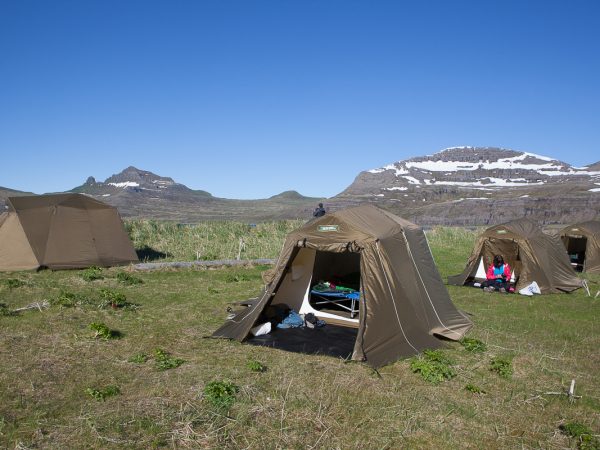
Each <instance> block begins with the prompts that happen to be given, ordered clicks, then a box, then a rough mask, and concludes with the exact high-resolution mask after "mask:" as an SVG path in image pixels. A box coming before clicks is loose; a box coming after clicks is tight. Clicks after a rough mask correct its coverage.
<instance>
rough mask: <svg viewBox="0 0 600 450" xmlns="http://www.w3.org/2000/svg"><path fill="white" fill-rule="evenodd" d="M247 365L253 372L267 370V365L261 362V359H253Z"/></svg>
mask: <svg viewBox="0 0 600 450" xmlns="http://www.w3.org/2000/svg"><path fill="white" fill-rule="evenodd" d="M246 366H247V367H248V369H250V370H251V371H252V372H266V371H267V366H265V365H264V364H262V363H260V362H259V361H256V360H255V359H251V360H250V361H248V364H247V365H246Z"/></svg>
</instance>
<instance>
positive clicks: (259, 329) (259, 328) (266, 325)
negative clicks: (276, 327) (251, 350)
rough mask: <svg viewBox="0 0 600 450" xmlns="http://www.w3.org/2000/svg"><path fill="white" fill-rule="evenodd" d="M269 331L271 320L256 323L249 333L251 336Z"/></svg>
mask: <svg viewBox="0 0 600 450" xmlns="http://www.w3.org/2000/svg"><path fill="white" fill-rule="evenodd" d="M270 332H271V322H265V323H263V324H262V325H257V326H255V327H254V328H252V329H250V333H252V335H253V336H262V335H263V334H269V333H270Z"/></svg>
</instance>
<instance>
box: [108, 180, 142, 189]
mask: <svg viewBox="0 0 600 450" xmlns="http://www.w3.org/2000/svg"><path fill="white" fill-rule="evenodd" d="M108 184H110V185H111V186H115V187H120V188H127V187H138V186H139V185H140V183H136V182H135V181H123V182H120V183H108Z"/></svg>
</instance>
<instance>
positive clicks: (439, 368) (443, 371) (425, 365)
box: [410, 350, 456, 384]
mask: <svg viewBox="0 0 600 450" xmlns="http://www.w3.org/2000/svg"><path fill="white" fill-rule="evenodd" d="M453 364H454V362H453V361H452V360H451V359H450V358H449V357H448V356H446V355H445V354H444V353H442V352H441V351H440V350H425V352H423V355H421V356H418V357H416V358H413V359H412V360H411V361H410V369H411V370H412V371H413V372H414V373H419V374H420V375H421V377H422V378H423V379H424V380H425V381H428V382H429V383H433V384H439V383H441V382H442V381H446V380H450V379H451V378H454V377H455V376H456V371H455V370H454V369H453V368H452V367H451V366H452V365H453Z"/></svg>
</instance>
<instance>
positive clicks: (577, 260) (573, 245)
mask: <svg viewBox="0 0 600 450" xmlns="http://www.w3.org/2000/svg"><path fill="white" fill-rule="evenodd" d="M564 239H565V240H566V242H565V246H566V247H567V253H568V254H569V260H570V261H571V266H573V268H574V269H575V270H576V271H577V272H582V271H583V267H584V264H585V249H586V247H587V238H585V237H583V236H565V237H564Z"/></svg>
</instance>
